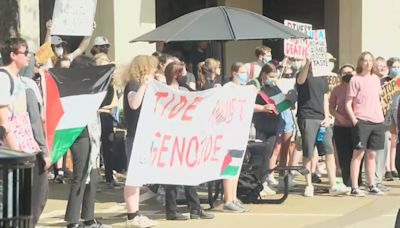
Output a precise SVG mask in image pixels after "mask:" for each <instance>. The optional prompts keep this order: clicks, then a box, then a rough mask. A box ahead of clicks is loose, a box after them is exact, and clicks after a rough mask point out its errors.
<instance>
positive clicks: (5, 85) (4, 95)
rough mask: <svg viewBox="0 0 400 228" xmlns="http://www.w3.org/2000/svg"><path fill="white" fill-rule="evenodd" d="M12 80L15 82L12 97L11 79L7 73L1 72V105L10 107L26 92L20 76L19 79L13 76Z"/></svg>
mask: <svg viewBox="0 0 400 228" xmlns="http://www.w3.org/2000/svg"><path fill="white" fill-rule="evenodd" d="M2 69H5V68H2ZM5 70H7V69H5ZM10 74H11V73H10ZM11 75H12V74H11ZM11 78H12V80H13V81H14V90H13V94H12V95H11V94H10V89H11V81H10V78H9V77H8V75H7V73H5V72H2V71H0V105H10V104H12V103H14V102H15V100H16V97H18V96H19V95H20V94H21V93H22V92H24V91H25V85H24V83H23V82H22V81H21V78H20V76H17V77H14V76H12V77H11Z"/></svg>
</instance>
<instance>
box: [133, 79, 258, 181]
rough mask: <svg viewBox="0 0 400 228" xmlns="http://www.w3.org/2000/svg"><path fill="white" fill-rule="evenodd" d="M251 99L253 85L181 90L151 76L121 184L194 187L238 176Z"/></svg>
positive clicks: (253, 101)
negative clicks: (125, 177)
mask: <svg viewBox="0 0 400 228" xmlns="http://www.w3.org/2000/svg"><path fill="white" fill-rule="evenodd" d="M255 98H256V92H255V91H254V87H252V86H238V87H219V88H214V89H210V90H206V91H201V92H185V91H175V90H172V89H171V88H170V87H168V86H166V85H165V84H163V83H160V82H158V81H155V80H152V81H151V82H150V84H149V86H148V88H147V90H146V94H145V96H144V99H143V103H142V109H141V111H140V118H139V122H138V126H137V132H136V136H135V139H134V143H133V149H132V151H133V153H132V156H131V160H130V164H129V168H128V176H127V180H126V184H127V185H129V186H141V185H143V184H150V183H158V184H176V185H198V184H200V183H204V182H208V181H211V180H217V179H222V178H224V179H226V178H236V177H238V175H239V173H240V169H241V165H242V161H243V157H244V152H245V150H246V146H247V140H248V136H249V130H250V123H251V119H252V116H253V108H254V103H255Z"/></svg>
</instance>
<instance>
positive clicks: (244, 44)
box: [219, 0, 263, 74]
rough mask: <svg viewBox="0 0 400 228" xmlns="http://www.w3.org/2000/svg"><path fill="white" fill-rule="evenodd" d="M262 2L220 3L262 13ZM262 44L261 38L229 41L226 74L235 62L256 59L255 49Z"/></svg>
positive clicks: (235, 1) (234, 0) (256, 0)
mask: <svg viewBox="0 0 400 228" xmlns="http://www.w3.org/2000/svg"><path fill="white" fill-rule="evenodd" d="M262 2H263V1H262V0H251V1H243V0H225V1H220V2H219V4H221V5H225V6H232V7H237V8H242V9H247V10H251V11H253V12H256V13H260V14H262V11H263V3H262ZM260 45H262V41H261V40H257V41H237V42H227V43H226V44H225V63H226V65H225V66H226V71H225V72H226V74H229V69H230V67H231V65H232V64H233V63H234V62H237V61H240V62H245V63H246V62H251V61H254V60H255V58H256V57H255V56H254V49H255V48H256V47H257V46H260Z"/></svg>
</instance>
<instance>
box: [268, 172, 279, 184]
mask: <svg viewBox="0 0 400 228" xmlns="http://www.w3.org/2000/svg"><path fill="white" fill-rule="evenodd" d="M267 183H268V185H269V186H277V185H278V184H279V183H278V181H277V180H276V179H275V177H274V174H272V173H271V174H269V175H268V177H267Z"/></svg>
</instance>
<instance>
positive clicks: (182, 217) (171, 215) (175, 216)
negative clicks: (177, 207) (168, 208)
mask: <svg viewBox="0 0 400 228" xmlns="http://www.w3.org/2000/svg"><path fill="white" fill-rule="evenodd" d="M166 217H167V220H178V221H184V220H189V217H188V216H186V215H184V214H181V213H179V212H177V211H175V212H173V213H167V216H166Z"/></svg>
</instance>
